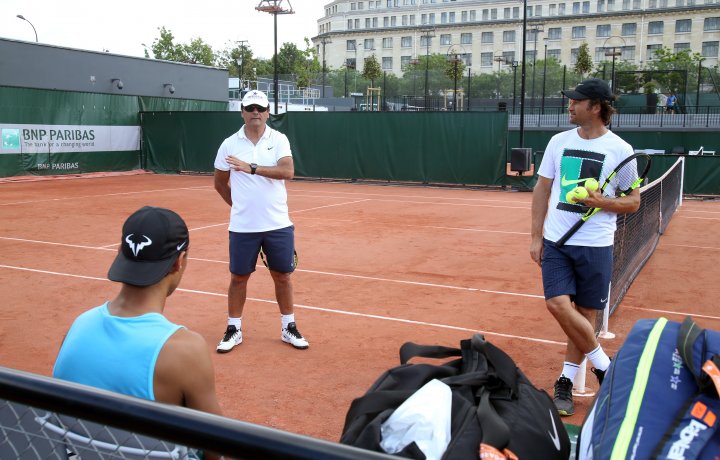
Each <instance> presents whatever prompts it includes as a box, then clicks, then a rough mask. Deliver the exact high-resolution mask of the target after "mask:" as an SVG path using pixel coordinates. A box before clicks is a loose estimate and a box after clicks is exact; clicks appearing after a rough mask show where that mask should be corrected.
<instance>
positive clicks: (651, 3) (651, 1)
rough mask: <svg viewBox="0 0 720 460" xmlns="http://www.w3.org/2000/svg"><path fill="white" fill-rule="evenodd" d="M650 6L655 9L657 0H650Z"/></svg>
mask: <svg viewBox="0 0 720 460" xmlns="http://www.w3.org/2000/svg"><path fill="white" fill-rule="evenodd" d="M648 8H649V9H651V10H653V9H655V8H657V0H649V1H648Z"/></svg>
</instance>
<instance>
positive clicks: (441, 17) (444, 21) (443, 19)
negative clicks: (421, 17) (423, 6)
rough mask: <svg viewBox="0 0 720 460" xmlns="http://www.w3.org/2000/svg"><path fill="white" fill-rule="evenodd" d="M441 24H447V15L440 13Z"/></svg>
mask: <svg viewBox="0 0 720 460" xmlns="http://www.w3.org/2000/svg"><path fill="white" fill-rule="evenodd" d="M440 24H447V13H440Z"/></svg>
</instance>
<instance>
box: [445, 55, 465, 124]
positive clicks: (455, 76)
mask: <svg viewBox="0 0 720 460" xmlns="http://www.w3.org/2000/svg"><path fill="white" fill-rule="evenodd" d="M461 48H462V47H461ZM462 50H463V51H465V48H463V49H462ZM447 56H448V62H452V65H453V80H454V86H453V112H456V111H457V80H458V64H459V63H460V58H459V57H458V53H457V50H456V49H455V47H454V46H451V47H450V49H448V51H447ZM450 56H452V58H450Z"/></svg>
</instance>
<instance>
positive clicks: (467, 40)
mask: <svg viewBox="0 0 720 460" xmlns="http://www.w3.org/2000/svg"><path fill="white" fill-rule="evenodd" d="M471 43H472V34H471V33H464V34H460V44H461V45H469V44H471Z"/></svg>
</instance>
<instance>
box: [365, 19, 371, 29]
mask: <svg viewBox="0 0 720 460" xmlns="http://www.w3.org/2000/svg"><path fill="white" fill-rule="evenodd" d="M370 24H371V22H370V18H365V28H366V29H369V28H370Z"/></svg>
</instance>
